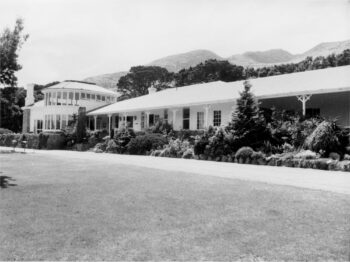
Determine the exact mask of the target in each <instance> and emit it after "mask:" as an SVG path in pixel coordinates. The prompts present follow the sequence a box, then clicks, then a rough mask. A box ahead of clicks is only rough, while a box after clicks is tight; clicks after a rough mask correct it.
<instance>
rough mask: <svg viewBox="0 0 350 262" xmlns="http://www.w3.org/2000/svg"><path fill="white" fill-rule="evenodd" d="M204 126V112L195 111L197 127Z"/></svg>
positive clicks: (201, 127)
mask: <svg viewBox="0 0 350 262" xmlns="http://www.w3.org/2000/svg"><path fill="white" fill-rule="evenodd" d="M203 128H204V112H197V129H203Z"/></svg>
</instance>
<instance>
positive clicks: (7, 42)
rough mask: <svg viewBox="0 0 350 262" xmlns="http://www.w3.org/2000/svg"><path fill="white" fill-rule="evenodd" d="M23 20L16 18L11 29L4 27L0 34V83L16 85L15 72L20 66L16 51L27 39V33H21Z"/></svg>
mask: <svg viewBox="0 0 350 262" xmlns="http://www.w3.org/2000/svg"><path fill="white" fill-rule="evenodd" d="M23 29H24V27H23V20H22V19H17V20H16V25H15V28H14V29H13V30H10V29H9V28H6V29H5V30H4V31H3V33H2V34H1V35H0V84H1V85H4V86H16V84H17V77H16V76H15V72H17V71H18V70H20V69H21V68H22V66H21V65H20V64H18V61H17V58H18V51H19V50H20V48H21V47H22V44H23V43H24V42H25V41H26V40H27V38H28V35H27V34H23Z"/></svg>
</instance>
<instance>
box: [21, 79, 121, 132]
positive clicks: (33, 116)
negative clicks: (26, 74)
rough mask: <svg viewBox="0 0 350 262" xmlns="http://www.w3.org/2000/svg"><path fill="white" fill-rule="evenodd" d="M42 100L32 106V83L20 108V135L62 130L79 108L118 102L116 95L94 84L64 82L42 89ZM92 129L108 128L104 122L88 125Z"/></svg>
mask: <svg viewBox="0 0 350 262" xmlns="http://www.w3.org/2000/svg"><path fill="white" fill-rule="evenodd" d="M42 92H43V93H44V100H41V101H39V102H36V103H34V84H28V85H27V97H26V100H25V106H24V107H23V108H22V109H23V128H22V131H23V132H34V133H40V132H42V131H58V130H61V129H65V127H66V126H67V124H68V122H69V121H70V120H72V119H73V115H77V114H78V110H79V108H81V107H82V108H85V110H86V111H89V110H93V109H96V108H100V107H103V106H106V105H108V104H111V103H114V102H116V101H117V97H118V93H116V92H113V91H111V90H108V89H106V88H103V87H101V86H98V85H95V84H92V83H91V84H89V83H85V82H77V81H64V82H61V83H58V84H56V85H53V86H50V87H48V88H45V89H43V90H42ZM89 124H90V127H91V128H92V129H103V128H105V129H107V125H106V126H104V125H103V124H104V123H103V122H98V123H96V122H91V123H89Z"/></svg>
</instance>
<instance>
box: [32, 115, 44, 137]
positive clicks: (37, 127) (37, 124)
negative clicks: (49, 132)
mask: <svg viewBox="0 0 350 262" xmlns="http://www.w3.org/2000/svg"><path fill="white" fill-rule="evenodd" d="M42 131H43V120H41V119H38V120H34V133H35V134H38V133H41V132H42Z"/></svg>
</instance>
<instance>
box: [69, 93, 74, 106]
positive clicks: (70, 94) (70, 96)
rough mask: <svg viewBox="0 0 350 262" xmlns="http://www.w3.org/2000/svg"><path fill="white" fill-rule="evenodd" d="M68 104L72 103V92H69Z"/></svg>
mask: <svg viewBox="0 0 350 262" xmlns="http://www.w3.org/2000/svg"><path fill="white" fill-rule="evenodd" d="M68 105H70V106H71V105H73V92H69V97H68Z"/></svg>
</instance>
